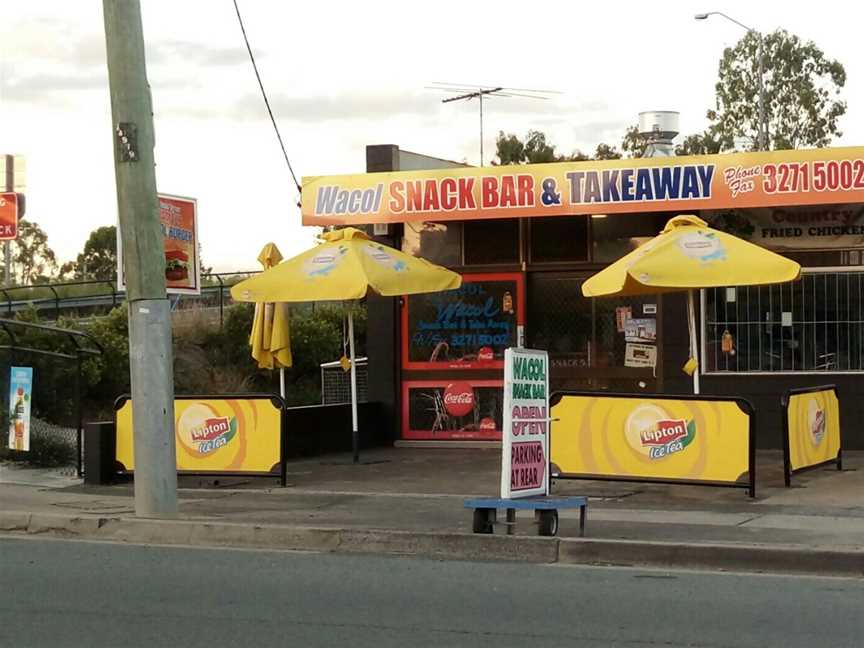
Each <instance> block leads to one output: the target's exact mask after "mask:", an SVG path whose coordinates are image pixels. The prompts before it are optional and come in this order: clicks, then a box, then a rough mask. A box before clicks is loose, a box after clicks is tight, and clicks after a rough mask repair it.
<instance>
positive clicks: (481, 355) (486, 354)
mask: <svg viewBox="0 0 864 648" xmlns="http://www.w3.org/2000/svg"><path fill="white" fill-rule="evenodd" d="M477 359H478V360H480V361H481V362H489V361H491V360H494V359H495V352H494V351H493V350H492V347H488V346H484V347H482V348H481V349H480V350H479V351H478V352H477Z"/></svg>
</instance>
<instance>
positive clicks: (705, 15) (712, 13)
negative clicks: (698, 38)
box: [695, 11, 759, 34]
mask: <svg viewBox="0 0 864 648" xmlns="http://www.w3.org/2000/svg"><path fill="white" fill-rule="evenodd" d="M709 16H721V17H722V18H725V19H726V20H728V21H729V22H733V23H735V24H736V25H738V26H739V27H743V28H744V29H746V30H747V31H752V32H755V33H756V34H758V33H759V32H758V31H756V30H755V29H753V28H752V27H748V26H747V25H745V24H744V23H742V22H740V21H738V20H735V19H734V18H733V17H732V16H727V15H726V14H725V13H723V12H722V11H709V12H707V13H701V14H696V16H695V18H696V20H705V19H707V18H708V17H709Z"/></svg>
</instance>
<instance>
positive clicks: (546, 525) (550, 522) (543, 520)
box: [537, 509, 558, 536]
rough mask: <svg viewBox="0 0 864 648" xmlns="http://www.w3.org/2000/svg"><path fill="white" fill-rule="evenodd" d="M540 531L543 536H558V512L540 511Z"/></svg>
mask: <svg viewBox="0 0 864 648" xmlns="http://www.w3.org/2000/svg"><path fill="white" fill-rule="evenodd" d="M537 526H538V530H539V533H540V535H541V536H554V535H557V534H558V511H557V510H556V509H549V510H548V511H540V520H539V524H538V525H537Z"/></svg>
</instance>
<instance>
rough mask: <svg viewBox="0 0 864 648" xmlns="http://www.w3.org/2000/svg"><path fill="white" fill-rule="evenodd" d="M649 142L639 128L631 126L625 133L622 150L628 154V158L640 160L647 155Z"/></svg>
mask: <svg viewBox="0 0 864 648" xmlns="http://www.w3.org/2000/svg"><path fill="white" fill-rule="evenodd" d="M647 146H648V142H646V141H645V138H644V137H642V135H641V134H640V133H639V127H638V126H631V127H630V128H628V129H627V130H626V132H625V133H624V139H623V140H621V149H622V150H623V151H624V152H625V153H626V154H627V157H628V158H638V157H642V156H643V155H644V154H645V148H646V147H647Z"/></svg>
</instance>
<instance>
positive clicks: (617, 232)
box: [591, 214, 670, 263]
mask: <svg viewBox="0 0 864 648" xmlns="http://www.w3.org/2000/svg"><path fill="white" fill-rule="evenodd" d="M669 217H670V216H669V214H610V215H608V216H592V217H591V239H592V260H593V261H594V262H595V263H612V262H613V261H617V260H618V259H620V258H621V257H623V256H624V255H625V254H628V253H630V252H632V251H633V250H635V249H636V248H637V247H639V246H640V245H642V244H643V243H647V242H648V241H649V240H651V239H652V238H653V237H655V236H657V234H659V233H660V231H661V230H662V229H663V227H664V226H665V225H666V221H667V220H669Z"/></svg>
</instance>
